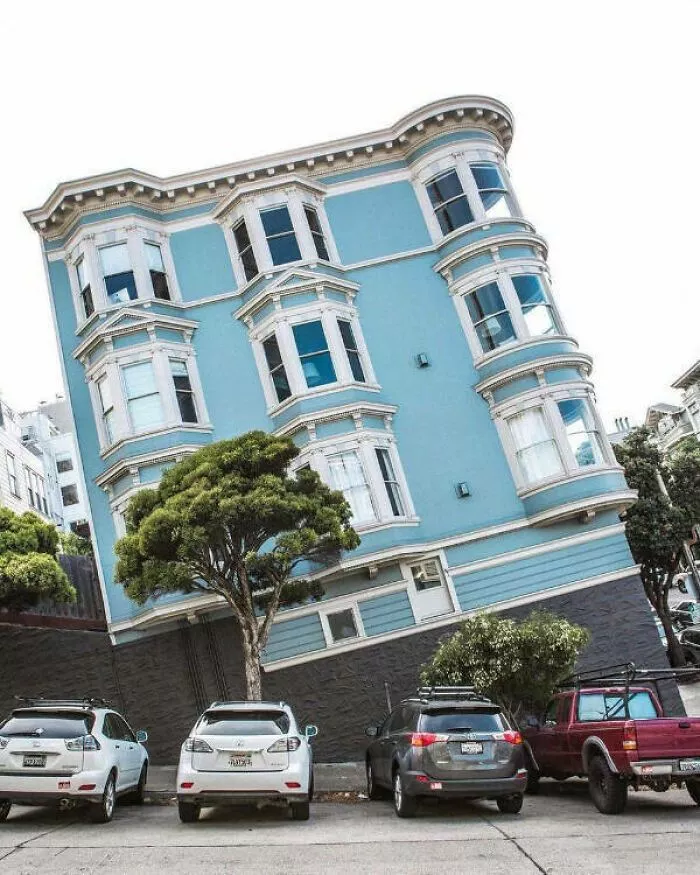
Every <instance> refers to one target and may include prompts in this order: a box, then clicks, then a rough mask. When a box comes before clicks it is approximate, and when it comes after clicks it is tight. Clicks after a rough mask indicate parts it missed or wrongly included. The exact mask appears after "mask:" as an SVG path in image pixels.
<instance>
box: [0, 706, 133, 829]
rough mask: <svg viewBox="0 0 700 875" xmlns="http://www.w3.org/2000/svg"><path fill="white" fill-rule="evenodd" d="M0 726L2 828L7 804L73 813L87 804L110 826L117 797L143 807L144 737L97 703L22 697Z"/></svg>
mask: <svg viewBox="0 0 700 875" xmlns="http://www.w3.org/2000/svg"><path fill="white" fill-rule="evenodd" d="M21 701H22V702H23V703H24V704H23V705H22V706H21V707H18V708H15V710H14V711H13V712H12V714H11V715H10V716H9V717H8V718H7V719H6V720H4V721H3V722H2V723H0V822H2V821H3V820H7V816H8V814H9V813H10V808H11V807H12V803H13V802H14V803H16V804H17V805H52V804H53V805H59V806H60V807H61V808H72V807H73V806H75V805H76V804H77V803H79V802H83V801H85V802H87V803H89V805H88V811H89V814H90V818H91V820H93V821H94V822H96V823H107V822H108V821H110V820H111V819H112V815H113V814H114V804H115V801H116V798H117V796H122V795H124V794H127V793H129V794H130V795H132V796H133V797H134V799H135V800H136V801H138V802H142V801H143V795H144V789H145V786H146V774H147V771H148V753H147V752H146V749H145V748H144V746H143V743H144V742H145V741H147V740H148V735H147V734H146V733H145V732H143V731H141V732H137V733H134V732H132V731H131V729H130V728H129V725H128V723H127V722H126V720H124V718H123V717H121V716H120V715H119V714H117V713H116V711H113V710H112V709H111V708H110V707H109V706H108V705H107V703H106V702H104V701H103V700H102V699H83V700H76V701H70V700H60V701H58V700H47V699H26V700H21Z"/></svg>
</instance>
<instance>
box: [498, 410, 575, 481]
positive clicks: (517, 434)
mask: <svg viewBox="0 0 700 875" xmlns="http://www.w3.org/2000/svg"><path fill="white" fill-rule="evenodd" d="M508 425H509V426H510V430H511V434H512V436H513V443H514V444H515V450H516V453H515V455H516V458H517V460H518V464H519V466H520V471H521V473H522V476H523V479H524V480H525V482H526V483H535V482H537V481H538V480H544V479H545V478H547V477H553V476H555V475H556V474H560V473H562V471H563V470H564V469H563V465H562V462H561V458H560V456H559V451H558V449H557V445H556V443H555V441H554V439H553V437H552V435H551V434H550V432H549V427H548V425H547V421H546V419H545V417H544V413H543V411H542V410H541V409H540V408H538V407H535V408H532V409H530V410H524V411H523V412H522V413H518V414H517V415H516V416H513V417H511V418H510V419H509V420H508Z"/></svg>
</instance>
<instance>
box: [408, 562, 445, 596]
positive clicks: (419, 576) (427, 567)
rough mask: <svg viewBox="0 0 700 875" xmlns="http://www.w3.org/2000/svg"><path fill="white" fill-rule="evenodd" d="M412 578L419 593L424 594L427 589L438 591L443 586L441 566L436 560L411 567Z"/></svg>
mask: <svg viewBox="0 0 700 875" xmlns="http://www.w3.org/2000/svg"><path fill="white" fill-rule="evenodd" d="M411 577H412V578H413V583H414V584H415V586H416V589H417V590H418V592H424V591H425V590H426V589H437V587H440V586H442V574H441V573H440V565H439V563H438V562H436V561H435V560H434V559H431V560H430V561H428V562H421V563H419V564H418V565H411Z"/></svg>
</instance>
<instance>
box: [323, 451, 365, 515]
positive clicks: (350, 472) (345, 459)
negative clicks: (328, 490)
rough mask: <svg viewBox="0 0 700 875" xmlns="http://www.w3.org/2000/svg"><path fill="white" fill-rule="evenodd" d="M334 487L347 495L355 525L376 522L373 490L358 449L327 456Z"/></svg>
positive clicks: (346, 498)
mask: <svg viewBox="0 0 700 875" xmlns="http://www.w3.org/2000/svg"><path fill="white" fill-rule="evenodd" d="M327 461H328V469H329V472H330V477H331V485H332V487H333V489H338V490H339V491H340V492H342V493H343V495H344V496H345V500H346V501H347V503H348V504H349V505H350V510H351V511H352V523H353V525H363V524H366V523H371V522H374V521H375V520H376V518H377V515H376V513H375V510H374V505H373V504H372V492H371V490H370V487H369V484H368V483H367V478H366V476H365V472H364V469H363V467H362V462H361V461H360V457H359V454H358V452H357V451H356V450H350V451H348V452H342V453H336V454H334V455H331V456H328V457H327Z"/></svg>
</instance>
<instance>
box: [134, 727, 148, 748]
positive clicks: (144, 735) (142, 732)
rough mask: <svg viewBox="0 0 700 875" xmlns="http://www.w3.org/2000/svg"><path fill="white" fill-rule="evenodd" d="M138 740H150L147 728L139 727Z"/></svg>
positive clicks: (139, 741)
mask: <svg viewBox="0 0 700 875" xmlns="http://www.w3.org/2000/svg"><path fill="white" fill-rule="evenodd" d="M136 741H138V743H139V744H145V743H146V742H147V741H148V733H147V732H146V730H145V729H139V731H138V732H137V733H136Z"/></svg>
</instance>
